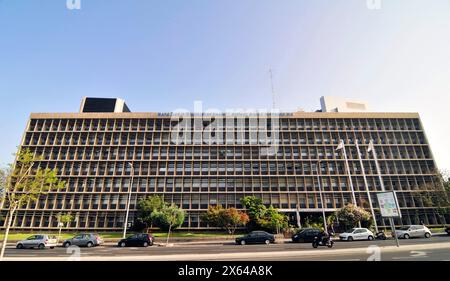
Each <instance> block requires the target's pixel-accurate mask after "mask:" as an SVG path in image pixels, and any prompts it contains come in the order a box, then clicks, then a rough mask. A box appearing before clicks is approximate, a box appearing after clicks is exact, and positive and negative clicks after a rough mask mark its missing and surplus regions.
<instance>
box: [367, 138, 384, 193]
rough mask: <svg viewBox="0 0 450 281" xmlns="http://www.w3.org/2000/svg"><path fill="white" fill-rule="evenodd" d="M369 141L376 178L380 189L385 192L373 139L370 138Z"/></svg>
mask: <svg viewBox="0 0 450 281" xmlns="http://www.w3.org/2000/svg"><path fill="white" fill-rule="evenodd" d="M370 142H371V148H372V154H373V160H375V167H376V168H377V174H378V179H379V180H380V185H381V191H383V192H385V191H386V189H385V188H384V182H383V179H382V178H381V170H380V165H379V164H378V156H377V153H376V152H375V147H374V145H373V140H370Z"/></svg>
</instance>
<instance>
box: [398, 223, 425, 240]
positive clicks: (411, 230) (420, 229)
mask: <svg viewBox="0 0 450 281" xmlns="http://www.w3.org/2000/svg"><path fill="white" fill-rule="evenodd" d="M394 235H396V236H397V237H398V238H404V239H409V238H412V237H425V238H430V237H431V231H430V230H429V229H428V227H426V226H424V225H405V226H403V227H401V228H400V229H397V230H395V234H394Z"/></svg>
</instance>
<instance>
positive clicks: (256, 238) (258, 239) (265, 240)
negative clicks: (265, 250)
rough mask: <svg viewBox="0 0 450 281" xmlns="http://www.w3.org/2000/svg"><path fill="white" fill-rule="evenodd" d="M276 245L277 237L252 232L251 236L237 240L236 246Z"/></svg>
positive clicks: (265, 233)
mask: <svg viewBox="0 0 450 281" xmlns="http://www.w3.org/2000/svg"><path fill="white" fill-rule="evenodd" d="M270 243H275V236H274V235H273V234H270V233H267V232H265V231H252V232H250V233H249V234H247V235H245V236H242V237H238V238H236V244H240V245H245V244H267V245H268V244H270Z"/></svg>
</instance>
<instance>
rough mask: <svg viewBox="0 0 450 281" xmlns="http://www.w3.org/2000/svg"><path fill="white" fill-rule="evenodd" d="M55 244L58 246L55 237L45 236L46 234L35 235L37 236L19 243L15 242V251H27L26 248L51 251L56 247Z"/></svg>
mask: <svg viewBox="0 0 450 281" xmlns="http://www.w3.org/2000/svg"><path fill="white" fill-rule="evenodd" d="M57 244H58V242H57V239H56V236H54V235H47V234H37V235H32V236H30V237H28V238H27V239H25V240H21V241H19V242H17V243H16V248H17V249H27V248H30V249H33V248H38V249H45V248H50V249H53V248H55V247H56V246H57Z"/></svg>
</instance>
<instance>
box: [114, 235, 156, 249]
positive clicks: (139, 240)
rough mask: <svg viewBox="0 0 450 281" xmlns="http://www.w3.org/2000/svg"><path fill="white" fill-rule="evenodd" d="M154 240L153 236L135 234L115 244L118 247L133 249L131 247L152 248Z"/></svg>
mask: <svg viewBox="0 0 450 281" xmlns="http://www.w3.org/2000/svg"><path fill="white" fill-rule="evenodd" d="M153 241H154V238H153V236H151V235H149V234H147V233H141V234H135V235H131V236H129V237H127V238H125V239H122V240H120V241H119V243H117V245H118V246H119V247H130V246H131V247H133V246H142V247H148V246H153Z"/></svg>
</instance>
